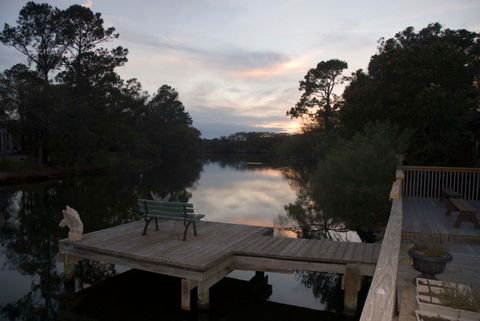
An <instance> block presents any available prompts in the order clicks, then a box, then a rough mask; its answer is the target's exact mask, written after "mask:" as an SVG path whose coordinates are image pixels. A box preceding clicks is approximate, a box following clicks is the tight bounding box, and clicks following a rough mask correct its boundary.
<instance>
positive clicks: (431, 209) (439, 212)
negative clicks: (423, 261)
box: [402, 197, 480, 241]
mask: <svg viewBox="0 0 480 321" xmlns="http://www.w3.org/2000/svg"><path fill="white" fill-rule="evenodd" d="M469 202H470V203H471V204H472V205H473V206H475V207H476V208H479V213H477V214H476V215H477V218H480V202H478V201H469ZM403 206H404V210H403V216H404V217H403V228H402V231H403V234H404V235H414V234H417V233H424V232H433V233H441V234H445V235H448V236H449V238H450V239H451V240H478V241H480V230H478V229H475V227H474V226H473V224H472V223H471V222H463V223H462V224H461V225H460V227H458V228H455V227H453V224H454V222H455V219H456V218H457V215H458V212H452V214H451V215H450V216H447V215H445V212H446V205H445V201H442V200H440V199H434V198H421V197H404V198H403Z"/></svg>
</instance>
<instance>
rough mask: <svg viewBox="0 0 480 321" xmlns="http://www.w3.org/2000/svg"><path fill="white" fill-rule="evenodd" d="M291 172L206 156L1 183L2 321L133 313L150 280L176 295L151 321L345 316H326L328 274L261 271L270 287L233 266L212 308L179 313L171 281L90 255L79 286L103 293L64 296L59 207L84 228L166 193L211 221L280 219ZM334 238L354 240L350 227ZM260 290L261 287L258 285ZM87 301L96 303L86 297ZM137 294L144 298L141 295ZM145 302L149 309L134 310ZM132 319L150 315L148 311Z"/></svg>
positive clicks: (330, 303)
mask: <svg viewBox="0 0 480 321" xmlns="http://www.w3.org/2000/svg"><path fill="white" fill-rule="evenodd" d="M293 176H294V175H292V172H291V170H289V169H287V168H272V167H269V166H266V165H263V164H259V163H235V164H233V165H229V164H221V163H218V162H206V163H204V164H200V163H188V164H175V165H174V166H168V167H164V168H159V169H154V170H150V171H148V172H144V173H122V174H116V175H105V176H99V177H76V178H69V179H65V180H58V181H50V182H44V183H38V184H31V185H25V186H17V187H8V188H4V189H2V190H0V211H1V212H0V213H1V216H0V320H60V319H65V318H66V317H65V313H64V311H68V310H69V309H70V310H71V309H73V310H75V309H76V310H75V311H76V313H77V314H76V315H78V314H80V315H81V314H82V313H83V312H82V309H83V310H84V311H86V312H84V313H85V314H87V315H89V316H90V317H92V316H95V317H94V318H92V319H102V320H108V319H119V316H118V315H116V314H115V313H116V312H118V311H116V310H118V308H119V307H120V306H125V305H127V306H128V305H132V306H133V310H132V311H135V309H136V305H135V304H134V302H135V299H138V298H137V297H138V295H139V294H141V293H144V292H145V293H147V296H148V297H150V294H148V293H150V292H149V291H150V290H151V289H149V288H148V285H149V284H154V283H156V282H158V284H159V287H160V289H159V290H158V291H155V289H153V291H154V294H153V295H154V296H156V297H160V294H159V292H162V291H163V290H162V289H168V290H165V291H163V292H169V293H175V295H169V296H168V298H170V299H171V300H173V299H172V298H173V297H174V298H175V300H173V301H171V303H166V302H168V298H167V299H165V300H163V301H157V302H155V309H159V308H158V307H157V305H158V306H160V308H161V309H162V311H163V312H162V313H160V315H158V313H157V314H153V315H154V317H153V319H155V320H185V319H189V320H190V319H192V320H194V319H204V320H217V319H218V320H237V319H239V316H243V317H242V318H240V319H245V318H247V319H252V320H253V319H257V320H265V319H270V318H271V319H275V320H282V319H285V320H293V319H295V320H296V319H298V320H302V319H309V318H312V319H315V320H343V316H342V315H341V314H333V313H328V311H330V312H335V311H338V310H341V308H342V307H341V302H342V294H341V290H340V281H341V279H340V277H339V276H338V275H335V274H328V273H308V272H297V273H294V274H278V273H268V274H267V275H268V285H267V284H261V285H258V284H257V285H252V282H246V281H248V280H250V279H251V278H252V277H253V275H254V274H253V273H248V272H239V271H236V272H233V273H232V274H231V275H230V277H231V279H226V280H225V281H222V282H220V283H219V284H218V286H216V287H215V290H214V291H213V293H212V298H211V301H212V306H213V307H214V309H213V310H212V312H210V313H209V314H208V315H205V314H199V313H197V312H195V311H194V312H190V313H187V314H186V313H185V312H182V311H180V309H179V306H178V303H179V298H180V297H179V293H177V291H179V289H178V288H179V286H178V284H176V283H175V282H177V280H173V279H172V278H159V277H158V276H155V275H150V274H148V273H143V274H141V273H142V272H135V271H130V272H128V273H124V274H121V273H120V272H124V271H126V270H127V269H126V268H125V267H120V266H116V267H114V266H111V265H108V264H102V263H97V262H90V263H82V265H80V266H79V267H78V268H79V271H78V275H79V278H78V280H77V290H80V289H82V288H87V287H88V286H89V284H93V283H98V281H99V280H103V279H109V282H100V283H98V284H99V285H102V284H105V286H103V285H102V286H103V287H104V288H105V289H103V290H102V291H104V292H101V291H100V290H98V289H99V288H100V287H98V286H97V287H95V286H94V287H90V288H89V289H88V290H87V291H83V292H80V293H82V295H83V297H85V300H84V303H82V304H80V305H79V306H78V307H75V308H71V306H73V305H72V304H70V303H69V302H71V301H70V299H69V300H66V299H65V295H64V290H63V283H62V265H61V264H60V263H58V262H57V261H56V254H57V251H58V240H59V239H60V238H63V237H66V234H67V230H66V229H62V228H59V227H58V222H59V221H60V220H61V216H62V215H61V210H62V208H64V207H65V205H67V204H68V205H70V206H71V207H73V208H75V209H76V210H77V211H78V212H79V213H80V215H81V217H82V220H83V222H84V225H85V231H86V232H90V231H94V230H98V229H101V228H105V227H108V226H113V225H118V224H121V223H125V222H129V221H132V220H136V219H138V217H137V215H136V214H135V213H134V211H132V208H133V207H134V206H135V203H136V199H137V198H138V197H148V196H150V195H152V194H153V195H160V196H163V195H166V194H167V193H170V194H171V195H175V196H177V197H178V199H179V200H181V201H187V200H188V201H189V202H192V203H194V205H195V208H196V209H197V211H198V212H201V213H205V214H206V215H207V217H206V219H207V220H210V221H217V222H230V223H242V224H250V225H259V226H269V227H274V226H277V225H278V222H279V221H281V219H279V218H280V217H282V216H283V217H285V209H284V207H285V206H286V205H288V204H289V203H292V202H294V201H295V200H296V199H297V194H298V192H299V189H301V186H299V183H298V182H297V181H295V180H294V179H292V178H288V177H293ZM297 231H298V229H297ZM290 234H291V235H293V233H290ZM337 237H339V236H338V235H337ZM340 237H342V238H348V239H349V240H358V239H357V237H356V235H355V234H354V233H346V234H343V235H341V236H340ZM134 273H140V276H138V275H136V274H134ZM114 275H119V276H116V277H112V276H114ZM131 275H136V276H135V277H133V276H131ZM139 279H142V280H143V279H145V280H146V281H145V282H144V283H143V284H144V287H142V288H140V290H139V289H137V288H135V287H136V286H137V287H138V280H139ZM132 280H133V281H132ZM97 288H98V289H97ZM258 288H261V289H262V291H259V292H258ZM118 289H122V291H125V293H124V294H122V295H121V299H122V300H123V299H125V300H127V302H128V303H129V304H123V303H121V302H120V301H118V300H120V299H118V300H117V301H115V302H113V303H112V304H111V306H108V305H107V303H105V307H104V308H103V309H102V311H101V313H100V312H98V311H97V312H95V311H92V310H91V306H92V305H97V304H98V303H99V302H101V300H102V299H101V300H100V301H98V300H97V301H95V299H94V298H95V297H96V296H100V297H105V296H107V297H111V298H113V297H115V295H116V294H118V293H120V292H119V291H120V290H118ZM252 289H256V290H255V291H256V292H255V293H257V292H258V293H260V295H259V296H258V295H253V294H252V293H253V292H252V291H253V290H252ZM88 291H90V292H88ZM95 291H97V292H95ZM109 291H110V292H109ZM83 293H85V294H83ZM98 293H102V294H101V295H100V294H98ZM242 293H243V294H242ZM177 294H178V295H177ZM242 295H243V296H242ZM259 297H260V299H259ZM89 300H93V301H94V303H88V302H90V301H89ZM112 300H113V299H112ZM145 300H148V299H141V300H140V302H145ZM225 300H226V301H225ZM215 301H216V302H218V303H217V308H215V304H214V302H215ZM161 302H163V305H162V303H161ZM102 304H103V303H102ZM142 305H143V304H142ZM69 307H70V308H69ZM226 307H228V308H226ZM149 308H152V306H151V305H148V306H147V307H144V308H142V311H147V310H148V309H149ZM236 310H238V312H234V311H236ZM157 311H158V310H157ZM321 311H326V312H321ZM99 313H100V314H99ZM136 313H138V312H134V314H133V315H132V316H128V312H125V313H122V314H121V317H120V319H124V320H129V319H131V320H134V319H137V317H138V314H136ZM145 313H147V312H145ZM266 315H267V316H268V317H266ZM292 316H295V317H292ZM70 319H72V320H73V319H75V318H70ZM140 319H143V320H147V319H149V317H148V313H147V314H145V315H142V317H141V318H140ZM153 319H152V320H153Z"/></svg>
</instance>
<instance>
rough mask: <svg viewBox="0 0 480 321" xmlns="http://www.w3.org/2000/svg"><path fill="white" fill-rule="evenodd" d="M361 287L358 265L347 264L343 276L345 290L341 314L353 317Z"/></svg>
mask: <svg viewBox="0 0 480 321" xmlns="http://www.w3.org/2000/svg"><path fill="white" fill-rule="evenodd" d="M361 285H362V276H361V275H360V273H359V268H358V265H356V264H347V265H346V266H345V274H344V275H343V287H344V289H345V293H344V294H345V295H344V306H343V312H344V313H345V314H348V315H353V314H355V313H356V312H357V304H358V291H360V287H361Z"/></svg>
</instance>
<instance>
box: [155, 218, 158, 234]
mask: <svg viewBox="0 0 480 321" xmlns="http://www.w3.org/2000/svg"><path fill="white" fill-rule="evenodd" d="M155 228H156V230H157V231H158V219H157V218H156V217H155Z"/></svg>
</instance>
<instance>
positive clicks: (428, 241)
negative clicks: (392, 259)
mask: <svg viewBox="0 0 480 321" xmlns="http://www.w3.org/2000/svg"><path fill="white" fill-rule="evenodd" d="M446 243H447V242H446V237H445V236H444V235H442V234H436V233H422V234H419V235H418V236H417V237H416V240H415V243H414V245H413V246H412V247H411V248H410V249H409V250H408V254H410V256H411V257H412V259H413V266H414V267H415V270H417V271H419V272H421V273H422V274H421V275H420V276H419V277H421V278H427V279H433V280H436V278H435V275H436V274H440V273H442V272H443V271H445V266H446V264H447V263H448V262H450V261H451V260H452V259H453V258H452V255H451V254H450V253H448V251H447V248H446Z"/></svg>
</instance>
